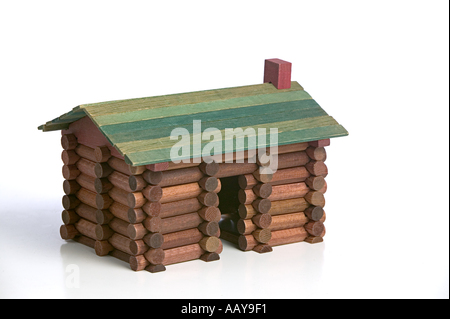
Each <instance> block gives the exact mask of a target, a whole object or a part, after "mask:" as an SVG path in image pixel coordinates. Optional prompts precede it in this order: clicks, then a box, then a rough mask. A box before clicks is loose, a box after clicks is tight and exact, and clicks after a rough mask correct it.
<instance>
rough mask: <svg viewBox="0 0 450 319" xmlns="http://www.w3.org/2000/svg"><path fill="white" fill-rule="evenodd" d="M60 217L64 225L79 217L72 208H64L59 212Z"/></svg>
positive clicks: (72, 222) (73, 221)
mask: <svg viewBox="0 0 450 319" xmlns="http://www.w3.org/2000/svg"><path fill="white" fill-rule="evenodd" d="M61 219H62V221H63V223H64V225H72V224H75V223H76V222H77V221H78V220H79V219H80V216H78V214H77V213H76V212H75V211H74V210H72V209H70V210H66V209H65V210H63V212H62V213H61Z"/></svg>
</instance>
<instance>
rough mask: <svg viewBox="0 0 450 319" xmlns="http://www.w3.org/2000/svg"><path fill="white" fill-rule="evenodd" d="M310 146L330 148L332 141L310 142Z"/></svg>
mask: <svg viewBox="0 0 450 319" xmlns="http://www.w3.org/2000/svg"><path fill="white" fill-rule="evenodd" d="M309 145H310V146H312V147H325V146H330V139H329V138H327V139H324V140H317V141H311V142H309Z"/></svg>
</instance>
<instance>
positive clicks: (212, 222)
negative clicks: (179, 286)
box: [144, 162, 222, 266]
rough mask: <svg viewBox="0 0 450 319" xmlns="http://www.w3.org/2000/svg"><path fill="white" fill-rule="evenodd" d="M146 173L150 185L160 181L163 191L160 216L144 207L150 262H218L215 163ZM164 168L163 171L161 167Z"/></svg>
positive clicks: (219, 186)
mask: <svg viewBox="0 0 450 319" xmlns="http://www.w3.org/2000/svg"><path fill="white" fill-rule="evenodd" d="M147 167H148V168H150V170H148V171H146V172H145V173H144V178H145V179H146V180H147V181H148V182H149V183H150V182H155V181H154V180H156V179H157V180H158V183H157V185H158V187H160V188H161V190H162V197H161V199H160V211H159V214H158V215H155V214H152V212H151V210H149V209H148V208H147V207H145V206H144V209H145V211H146V212H147V214H148V215H149V217H147V219H146V220H145V222H144V225H145V227H146V229H147V230H149V234H148V235H147V236H146V237H145V238H144V241H145V242H146V243H147V244H148V245H149V246H151V247H152V248H151V249H150V250H149V251H148V252H147V254H146V255H145V256H146V258H147V260H150V262H151V263H154V262H152V261H151V260H152V259H153V258H154V256H157V257H158V258H159V259H158V262H160V264H161V265H162V266H167V265H170V264H175V263H179V262H185V261H189V260H194V259H201V260H204V261H213V260H218V259H219V258H220V257H219V254H220V252H221V251H222V242H221V241H220V239H219V236H220V230H219V224H218V222H219V220H220V211H219V209H218V208H217V207H218V205H219V201H218V195H217V193H218V192H219V191H220V189H221V184H220V181H219V180H218V179H217V178H216V177H214V175H215V174H216V173H217V170H218V166H217V164H216V163H210V164H207V163H205V162H203V163H201V164H198V163H180V164H174V163H172V162H171V163H169V164H168V165H167V167H165V168H164V171H160V172H158V171H152V169H156V168H153V167H151V166H147ZM158 169H161V168H158Z"/></svg>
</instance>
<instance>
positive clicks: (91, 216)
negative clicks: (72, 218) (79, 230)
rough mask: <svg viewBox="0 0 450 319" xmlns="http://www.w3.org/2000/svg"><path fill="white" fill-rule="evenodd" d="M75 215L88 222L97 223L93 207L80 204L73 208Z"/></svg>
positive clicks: (95, 211)
mask: <svg viewBox="0 0 450 319" xmlns="http://www.w3.org/2000/svg"><path fill="white" fill-rule="evenodd" d="M75 213H77V215H78V216H80V217H82V218H84V219H86V220H88V221H90V222H93V223H97V218H96V213H97V209H96V208H94V207H91V206H89V205H86V204H83V203H80V204H79V205H78V206H77V207H76V208H75Z"/></svg>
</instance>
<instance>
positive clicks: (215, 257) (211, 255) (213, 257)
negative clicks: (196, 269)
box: [200, 242, 222, 262]
mask: <svg viewBox="0 0 450 319" xmlns="http://www.w3.org/2000/svg"><path fill="white" fill-rule="evenodd" d="M220 243H222V242H220ZM219 259H220V256H219V254H218V253H216V252H211V253H204V254H203V255H201V256H200V260H203V261H205V262H210V261H214V260H219Z"/></svg>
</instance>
